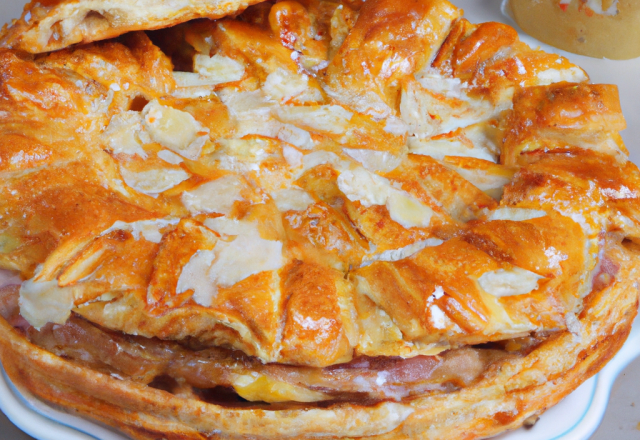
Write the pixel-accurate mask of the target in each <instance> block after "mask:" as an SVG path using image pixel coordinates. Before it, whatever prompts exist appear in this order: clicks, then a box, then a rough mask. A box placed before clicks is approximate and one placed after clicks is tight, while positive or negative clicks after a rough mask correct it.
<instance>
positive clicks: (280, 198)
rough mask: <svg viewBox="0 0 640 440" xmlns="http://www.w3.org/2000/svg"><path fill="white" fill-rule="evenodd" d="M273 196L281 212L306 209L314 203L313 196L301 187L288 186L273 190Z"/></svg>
mask: <svg viewBox="0 0 640 440" xmlns="http://www.w3.org/2000/svg"><path fill="white" fill-rule="evenodd" d="M271 198H272V199H273V201H274V202H275V204H276V206H277V207H278V210H279V211H280V212H286V211H304V210H305V209H307V208H308V207H309V205H311V204H312V203H314V200H313V197H311V196H310V195H309V193H308V192H306V191H305V190H303V189H300V188H287V189H283V190H280V191H276V192H273V193H271Z"/></svg>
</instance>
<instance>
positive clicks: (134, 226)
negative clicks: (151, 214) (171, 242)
mask: <svg viewBox="0 0 640 440" xmlns="http://www.w3.org/2000/svg"><path fill="white" fill-rule="evenodd" d="M179 221H180V220H179V219H177V218H173V219H172V218H168V219H165V218H159V219H155V220H140V221H137V222H133V223H126V222H123V221H120V220H118V221H116V222H115V223H114V224H113V226H111V227H110V228H109V229H107V230H105V231H103V232H102V233H101V234H100V235H101V236H102V235H107V234H109V233H110V232H113V231H128V232H131V235H133V238H134V239H136V240H140V237H143V238H144V239H145V240H147V241H150V242H152V243H160V241H161V240H162V236H163V234H162V232H160V231H161V229H165V228H167V227H169V226H172V225H177V224H178V222H179Z"/></svg>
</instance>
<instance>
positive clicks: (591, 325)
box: [0, 242, 640, 440]
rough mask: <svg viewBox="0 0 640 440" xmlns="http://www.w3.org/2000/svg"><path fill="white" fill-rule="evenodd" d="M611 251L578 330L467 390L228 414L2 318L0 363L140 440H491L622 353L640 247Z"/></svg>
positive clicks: (21, 380)
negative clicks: (101, 366) (69, 357)
mask: <svg viewBox="0 0 640 440" xmlns="http://www.w3.org/2000/svg"><path fill="white" fill-rule="evenodd" d="M606 253H607V257H608V258H609V259H610V260H611V261H612V262H613V263H615V264H617V265H618V266H619V268H620V269H619V272H618V274H617V275H616V279H615V282H614V283H613V284H611V285H610V286H609V287H606V288H604V289H603V290H600V291H593V292H591V294H589V295H588V296H587V297H586V298H585V301H584V309H583V311H582V312H581V314H580V315H579V325H577V326H572V331H573V332H572V331H569V330H566V331H563V332H561V333H557V334H553V335H551V336H549V337H548V339H546V340H545V341H544V342H543V343H542V344H540V345H539V346H538V347H537V348H536V349H534V350H533V351H532V352H531V353H529V354H528V355H527V356H524V357H521V358H517V359H510V360H506V361H505V362H503V363H501V364H499V365H498V366H496V367H495V368H490V369H489V370H488V371H487V372H486V373H485V376H484V378H483V379H482V380H480V381H479V382H477V383H475V384H473V385H471V386H469V387H466V388H462V389H460V390H458V391H454V392H449V393H444V392H443V393H433V394H426V395H422V396H418V397H415V398H412V399H405V400H403V401H400V402H393V401H389V402H382V403H378V404H376V405H373V406H362V405H358V404H355V403H342V404H336V405H334V406H331V407H328V408H317V407H316V408H308V409H307V408H305V409H284V410H282V409H281V410H275V411H268V410H262V409H242V408H233V409H232V408H226V407H222V406H218V405H213V404H208V403H204V402H200V401H194V400H188V399H184V398H180V397H177V396H174V395H172V394H170V393H167V392H165V391H161V390H156V389H151V388H149V387H147V386H145V385H140V384H137V383H134V382H131V381H127V380H119V379H115V378H113V377H111V376H108V375H105V374H102V373H99V372H96V371H93V370H91V369H88V368H84V367H81V366H78V365H76V364H74V363H72V362H69V361H66V360H64V359H62V358H60V357H57V356H56V355H53V354H51V353H49V352H47V351H45V350H42V349H40V348H38V347H36V346H35V345H33V344H31V343H30V342H28V341H27V340H26V339H25V338H24V337H23V336H22V335H21V334H20V333H19V332H18V331H17V330H15V329H14V328H13V327H11V326H10V325H9V324H8V323H7V321H6V320H4V319H0V329H1V331H2V332H3V333H4V335H5V338H3V339H2V340H0V356H1V360H2V363H3V365H4V368H5V370H6V371H7V374H8V375H9V377H10V378H11V380H12V381H13V382H14V384H16V385H17V386H18V388H20V389H24V390H27V391H29V392H31V393H33V394H34V395H36V396H38V397H40V398H42V399H45V400H48V401H50V402H53V403H54V404H57V405H60V406H62V407H70V408H73V411H74V412H77V413H79V414H81V415H82V414H84V415H90V416H91V418H93V419H97V420H99V421H101V422H103V423H105V424H107V425H111V426H114V427H116V428H118V429H120V430H122V431H124V432H125V433H127V434H128V435H130V436H131V437H133V438H136V439H155V438H157V436H158V435H161V436H162V437H163V438H166V439H167V440H173V439H176V440H177V439H183V440H186V439H227V438H229V439H234V438H262V439H279V438H296V439H311V438H336V437H337V438H360V437H367V438H375V439H388V440H392V439H432V440H435V439H448V440H456V439H460V440H462V439H475V438H484V437H489V436H492V435H495V434H498V433H500V432H503V431H505V430H510V429H515V428H518V427H519V426H521V425H522V424H523V422H524V421H525V420H526V419H527V418H529V417H532V416H537V415H540V414H542V413H543V412H544V411H545V410H546V409H548V408H549V407H551V406H553V405H555V404H556V403H557V402H558V401H559V400H561V399H562V398H563V397H565V396H566V395H567V394H569V393H570V392H571V391H573V390H574V389H575V388H577V387H578V386H579V385H580V384H581V383H583V382H584V381H585V380H587V379H588V378H589V377H591V376H592V375H594V374H595V373H597V372H598V371H599V370H600V369H601V368H602V367H603V366H604V365H605V364H606V363H607V362H608V361H609V360H610V359H611V358H612V357H613V356H614V355H615V354H616V352H617V351H618V350H619V349H620V348H621V347H622V345H623V343H624V341H625V340H626V338H627V336H628V335H629V332H630V331H631V326H632V323H633V321H634V318H635V316H636V313H637V308H638V301H639V286H638V282H637V272H638V270H639V269H638V268H639V267H640V265H639V264H640V247H638V246H637V245H635V244H625V245H622V244H616V243H611V242H610V243H609V245H608V246H607V251H606Z"/></svg>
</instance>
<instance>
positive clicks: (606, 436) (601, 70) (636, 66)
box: [0, 0, 640, 440]
mask: <svg viewBox="0 0 640 440" xmlns="http://www.w3.org/2000/svg"><path fill="white" fill-rule="evenodd" d="M132 1H133V0H132ZM451 1H452V2H453V3H454V4H456V5H458V6H460V7H462V8H464V9H465V10H466V12H467V14H466V16H467V17H468V18H469V19H470V20H471V21H473V22H482V21H503V22H507V19H506V18H504V17H503V16H502V15H501V14H500V3H501V1H500V0H451ZM23 4H24V1H21V0H0V22H2V23H4V22H8V21H10V20H11V19H12V18H15V17H18V15H19V14H20V12H21V10H22V5H23ZM613 44H615V43H613ZM544 48H545V50H549V49H548V47H544ZM556 52H559V53H562V54H563V55H565V56H567V57H568V58H569V59H570V60H571V61H573V62H575V63H576V64H578V65H580V66H581V67H583V68H584V69H585V70H586V71H587V73H588V74H589V75H590V77H591V80H592V82H595V83H609V84H617V85H618V87H619V89H620V97H621V103H622V110H623V112H624V114H625V115H626V117H627V123H628V125H629V127H628V128H627V129H626V130H625V131H624V132H622V136H623V138H624V140H625V142H626V145H627V148H628V149H629V150H630V152H631V159H632V160H633V161H634V162H635V163H636V164H638V163H640V59H636V60H632V61H622V62H621V61H608V60H596V59H592V58H587V57H583V56H579V55H572V54H566V53H564V52H561V51H556ZM543 417H544V416H543ZM639 428H640V359H636V360H635V361H634V362H632V363H631V364H630V365H629V366H628V367H627V368H626V369H625V370H624V371H623V373H622V374H621V375H620V377H619V378H618V380H617V381H616V382H615V384H614V386H613V390H612V394H611V400H610V404H609V407H608V409H607V412H606V414H605V417H604V420H603V422H602V424H601V426H600V428H599V429H598V430H597V431H596V433H595V434H594V435H593V436H592V437H591V440H638V439H640V430H639ZM533 429H534V430H535V429H536V428H535V427H534V428H533ZM0 439H3V440H5V439H7V440H27V439H31V437H29V436H28V435H26V434H24V433H23V432H22V431H20V430H18V429H17V428H15V427H14V426H13V425H12V424H11V422H10V421H9V420H8V419H7V418H6V417H5V416H4V414H2V413H0ZM60 440H65V439H63V438H61V439H60Z"/></svg>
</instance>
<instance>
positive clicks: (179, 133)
mask: <svg viewBox="0 0 640 440" xmlns="http://www.w3.org/2000/svg"><path fill="white" fill-rule="evenodd" d="M142 116H143V118H144V126H145V128H146V129H147V131H148V133H149V135H150V136H151V139H152V140H153V141H154V142H157V143H159V144H160V145H162V146H164V147H166V148H168V149H170V150H173V151H174V152H176V153H178V154H180V155H182V156H184V157H186V158H187V159H191V160H196V159H197V158H198V157H200V152H201V151H202V147H203V146H204V144H205V143H206V141H207V140H208V139H209V135H208V133H209V129H208V128H204V127H203V126H202V125H200V123H199V122H198V121H196V119H195V118H194V117H193V116H191V114H189V113H187V112H183V111H181V110H176V109H174V108H171V107H168V106H165V105H161V104H160V103H159V102H158V101H157V100H155V101H151V102H150V103H149V104H147V105H146V106H145V107H144V109H143V110H142Z"/></svg>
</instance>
